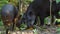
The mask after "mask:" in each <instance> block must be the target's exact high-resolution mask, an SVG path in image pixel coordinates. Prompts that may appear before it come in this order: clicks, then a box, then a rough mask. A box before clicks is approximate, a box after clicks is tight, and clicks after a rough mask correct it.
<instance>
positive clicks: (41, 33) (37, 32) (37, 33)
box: [0, 26, 60, 34]
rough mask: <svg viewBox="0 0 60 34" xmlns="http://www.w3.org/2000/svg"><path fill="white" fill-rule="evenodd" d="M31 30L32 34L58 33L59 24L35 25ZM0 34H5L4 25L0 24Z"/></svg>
mask: <svg viewBox="0 0 60 34" xmlns="http://www.w3.org/2000/svg"><path fill="white" fill-rule="evenodd" d="M3 30H4V31H3ZM32 31H33V32H34V34H60V26H46V27H44V28H41V27H37V28H35V29H33V30H32ZM0 34H5V29H4V26H0ZM30 34H31V33H30Z"/></svg>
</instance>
